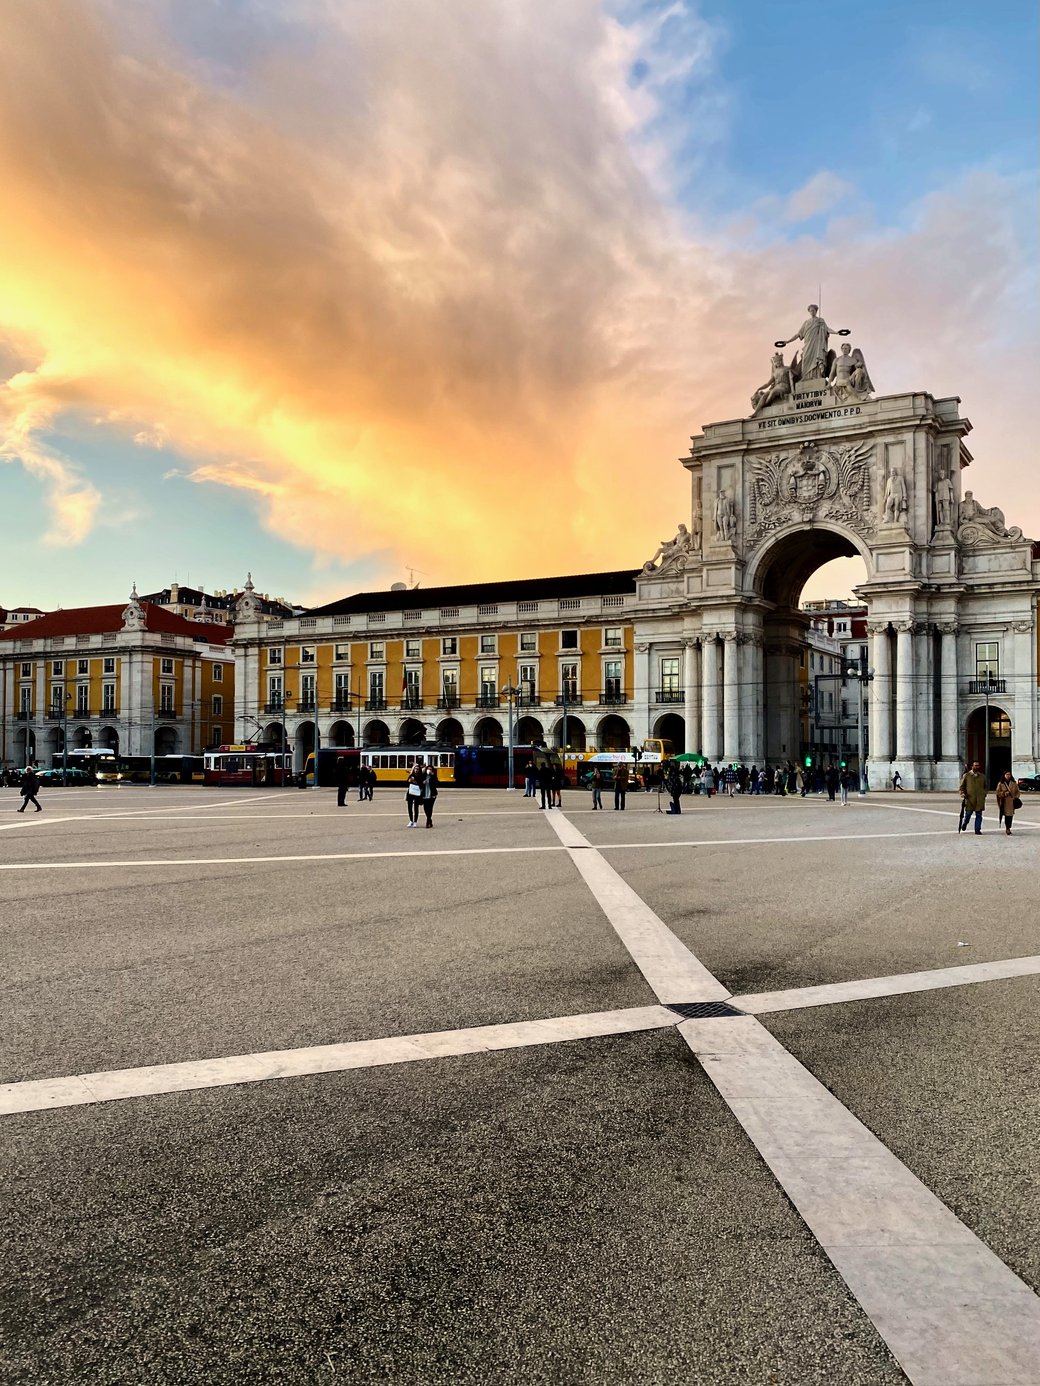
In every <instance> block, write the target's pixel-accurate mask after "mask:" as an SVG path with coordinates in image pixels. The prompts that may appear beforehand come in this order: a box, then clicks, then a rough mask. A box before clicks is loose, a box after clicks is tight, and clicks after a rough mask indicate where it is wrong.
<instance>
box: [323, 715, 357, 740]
mask: <svg viewBox="0 0 1040 1386" xmlns="http://www.w3.org/2000/svg"><path fill="white" fill-rule="evenodd" d="M328 744H329V745H330V746H353V744H354V728H353V727H352V726H351V724H350V723H349V722H344V721H342V720H340V721H339V722H333V724H332V726H331V727H330V728H329V738H328Z"/></svg>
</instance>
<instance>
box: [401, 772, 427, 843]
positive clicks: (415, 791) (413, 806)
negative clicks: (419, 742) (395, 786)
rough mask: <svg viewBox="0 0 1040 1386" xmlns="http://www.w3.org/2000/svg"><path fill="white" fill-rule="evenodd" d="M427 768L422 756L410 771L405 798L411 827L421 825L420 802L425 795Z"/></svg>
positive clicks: (405, 788)
mask: <svg viewBox="0 0 1040 1386" xmlns="http://www.w3.org/2000/svg"><path fill="white" fill-rule="evenodd" d="M425 769H426V767H425V766H424V765H423V759H422V756H420V757H419V758H418V760H417V761H416V762H415V764H414V765H413V766H412V768H411V769H410V770H409V771H408V782H407V784H406V785H405V787H404V799H405V803H406V804H407V806H408V826H409V827H410V828H417V827H418V826H419V804H420V801H421V800H422V797H423V780H424V778H425Z"/></svg>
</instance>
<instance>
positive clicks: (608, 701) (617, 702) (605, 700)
mask: <svg viewBox="0 0 1040 1386" xmlns="http://www.w3.org/2000/svg"><path fill="white" fill-rule="evenodd" d="M627 702H628V699H627V698H626V697H625V691H624V689H623V688H608V689H606V690H605V692H603V693H601V694H600V695H599V705H600V707H624V706H625V704H626V703H627Z"/></svg>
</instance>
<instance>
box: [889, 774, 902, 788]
mask: <svg viewBox="0 0 1040 1386" xmlns="http://www.w3.org/2000/svg"><path fill="white" fill-rule="evenodd" d="M892 788H893V789H902V788H903V777H902V775H901V774H900V773H899V771H898V770H897V771H896V772H895V773H894V774H893V776H892Z"/></svg>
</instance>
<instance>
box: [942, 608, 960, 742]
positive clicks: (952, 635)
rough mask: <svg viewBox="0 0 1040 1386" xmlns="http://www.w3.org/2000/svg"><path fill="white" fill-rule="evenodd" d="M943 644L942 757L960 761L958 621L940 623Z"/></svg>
mask: <svg viewBox="0 0 1040 1386" xmlns="http://www.w3.org/2000/svg"><path fill="white" fill-rule="evenodd" d="M939 634H940V637H941V639H942V646H941V649H940V653H939V699H940V702H941V704H942V706H941V708H940V710H939V716H940V719H941V720H940V737H941V749H942V758H943V760H952V761H955V762H957V763H958V764H959V763H960V759H961V753H960V745H959V742H960V717H959V715H958V696H957V695H958V688H957V622H956V621H944V622H942V624H941V625H940V626H939Z"/></svg>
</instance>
